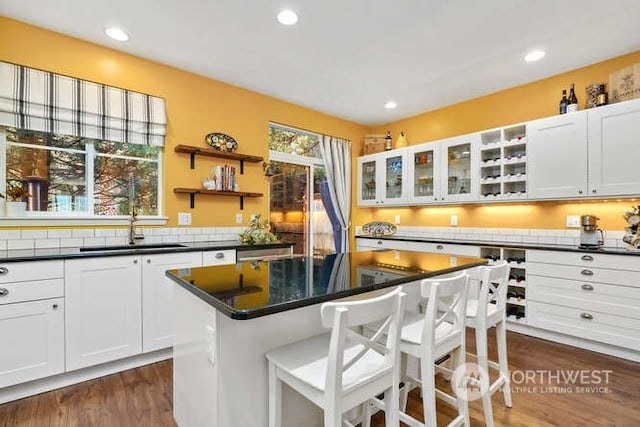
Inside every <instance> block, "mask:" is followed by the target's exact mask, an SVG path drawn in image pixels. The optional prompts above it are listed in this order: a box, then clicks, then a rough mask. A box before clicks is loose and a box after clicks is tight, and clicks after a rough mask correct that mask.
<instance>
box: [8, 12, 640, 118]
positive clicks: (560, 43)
mask: <svg viewBox="0 0 640 427" xmlns="http://www.w3.org/2000/svg"><path fill="white" fill-rule="evenodd" d="M284 7H288V8H291V9H293V10H295V11H296V12H297V13H298V14H299V16H300V20H299V22H298V24H297V25H295V26H293V27H284V26H282V25H280V24H279V23H278V22H277V21H276V19H275V16H276V14H277V13H278V12H279V11H280V10H281V9H282V8H284ZM0 14H2V15H4V16H8V17H10V18H14V19H17V20H20V21H24V22H28V23H31V24H34V25H37V26H39V27H43V28H47V29H50V30H54V31H57V32H60V33H64V34H68V35H70V36H73V37H77V38H79V39H83V40H88V41H91V42H94V43H97V44H100V45H105V46H109V47H111V48H114V49H117V50H121V51H124V52H129V53H132V54H134V55H138V56H141V57H144V58H148V59H151V60H154V61H157V62H161V63H164V64H168V65H172V66H174V67H177V68H180V69H183V70H187V71H191V72H194V73H197V74H200V75H203V76H207V77H211V78H214V79H217V80H221V81H224V82H228V83H231V84H234V85H237V86H241V87H244V88H247V89H250V90H253V91H256V92H259V93H262V94H265V95H270V96H273V97H275V98H279V99H283V100H286V101H289V102H292V103H295V104H298V105H302V106H306V107H309V108H312V109H314V110H317V111H321V112H324V113H328V114H331V115H334V116H337V117H341V118H344V119H347V120H351V121H354V122H357V123H361V124H364V125H369V126H375V125H380V124H384V123H388V122H392V121H395V120H399V119H402V118H406V117H410V116H413V115H415V114H419V113H422V112H425V111H429V110H433V109H436V108H440V107H443V106H446V105H450V104H454V103H457V102H460V101H464V100H467V99H471V98H475V97H478V96H482V95H485V94H489V93H492V92H496V91H499V90H501V89H505V88H508V87H513V86H517V85H519V84H522V83H526V82H530V81H533V80H537V79H541V78H544V77H547V76H551V75H554V74H558V73H561V72H564V71H568V70H571V69H575V68H578V67H581V66H584V65H588V64H592V63H594V62H598V61H601V60H604V59H608V58H612V57H615V56H619V55H622V54H625V53H629V52H634V51H637V50H640V31H639V30H638V22H639V20H640V1H638V0H608V1H603V0H561V1H558V0H536V1H533V0H484V1H474V0H133V1H132V0H108V1H87V0H56V1H51V0H28V1H27V0H0ZM111 25H115V26H118V27H120V28H122V29H124V30H125V31H127V32H128V33H129V34H130V36H131V39H130V40H129V41H128V42H125V43H121V42H116V41H113V40H111V39H108V38H107V37H106V36H105V35H104V33H103V30H104V28H106V27H107V26H111ZM3 42H6V41H3ZM536 48H542V49H544V50H546V52H547V56H546V57H545V58H543V59H542V60H541V61H539V62H536V63H525V62H524V60H523V57H524V55H525V54H526V53H527V52H528V51H530V50H532V49H536ZM567 83H569V82H567ZM389 100H393V101H395V102H397V104H398V107H397V108H396V109H394V110H386V109H385V108H384V104H385V102H386V101H389Z"/></svg>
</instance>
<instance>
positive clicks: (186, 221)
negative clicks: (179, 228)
mask: <svg viewBox="0 0 640 427" xmlns="http://www.w3.org/2000/svg"><path fill="white" fill-rule="evenodd" d="M178 225H191V213H189V212H178Z"/></svg>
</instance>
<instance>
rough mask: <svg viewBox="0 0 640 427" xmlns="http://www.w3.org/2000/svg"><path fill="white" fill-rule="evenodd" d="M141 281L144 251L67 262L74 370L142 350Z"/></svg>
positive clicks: (70, 355)
mask: <svg viewBox="0 0 640 427" xmlns="http://www.w3.org/2000/svg"><path fill="white" fill-rule="evenodd" d="M140 282H141V262H140V256H138V255H130V256H114V257H101V258H87V259H71V260H67V261H66V262H65V299H66V313H65V323H66V362H67V370H68V371H71V370H75V369H79V368H84V367H86V366H91V365H96V364H98V363H104V362H108V361H111V360H116V359H120V358H124V357H128V356H132V355H136V354H139V353H140V352H141V351H142V295H141V293H142V292H141V285H140Z"/></svg>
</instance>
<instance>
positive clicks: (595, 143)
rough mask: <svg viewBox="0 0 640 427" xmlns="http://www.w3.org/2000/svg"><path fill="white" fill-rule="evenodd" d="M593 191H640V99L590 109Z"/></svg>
mask: <svg viewBox="0 0 640 427" xmlns="http://www.w3.org/2000/svg"><path fill="white" fill-rule="evenodd" d="M588 121H589V149H588V153H589V195H590V196H618V195H637V194H638V193H639V192H640V173H638V170H639V169H640V99H636V100H633V101H628V102H623V103H619V104H613V105H609V106H607V107H600V108H594V109H591V110H588Z"/></svg>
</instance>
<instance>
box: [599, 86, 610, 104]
mask: <svg viewBox="0 0 640 427" xmlns="http://www.w3.org/2000/svg"><path fill="white" fill-rule="evenodd" d="M608 98H609V96H608V94H607V91H606V89H605V85H604V84H601V85H600V86H598V95H596V107H601V106H603V105H607V102H608V101H609V99H608Z"/></svg>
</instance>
